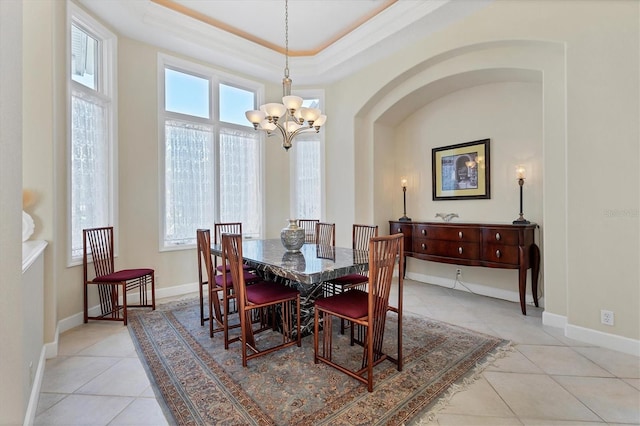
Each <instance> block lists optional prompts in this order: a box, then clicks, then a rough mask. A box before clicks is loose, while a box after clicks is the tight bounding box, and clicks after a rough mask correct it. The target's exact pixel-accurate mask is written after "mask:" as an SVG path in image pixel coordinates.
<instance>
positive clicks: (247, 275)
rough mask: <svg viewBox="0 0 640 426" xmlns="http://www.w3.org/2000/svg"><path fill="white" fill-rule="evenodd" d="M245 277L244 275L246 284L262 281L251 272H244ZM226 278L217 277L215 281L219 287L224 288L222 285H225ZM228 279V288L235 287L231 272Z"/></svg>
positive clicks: (222, 276)
mask: <svg viewBox="0 0 640 426" xmlns="http://www.w3.org/2000/svg"><path fill="white" fill-rule="evenodd" d="M243 275H244V282H245V283H246V284H250V283H252V282H255V281H258V280H260V277H259V276H257V275H255V274H252V273H251V272H247V271H244V273H243ZM224 277H225V275H216V278H215V281H216V285H217V286H218V287H222V283H223V280H224ZM226 277H227V286H228V287H231V286H233V279H232V278H231V272H229V273H228V274H227V275H226Z"/></svg>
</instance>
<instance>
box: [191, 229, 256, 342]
mask: <svg viewBox="0 0 640 426" xmlns="http://www.w3.org/2000/svg"><path fill="white" fill-rule="evenodd" d="M200 231H206V232H207V239H208V241H209V243H211V236H210V230H208V229H198V230H196V234H197V233H198V232H200ZM223 233H231V234H242V223H240V222H234V223H216V224H215V225H214V234H213V239H214V240H213V242H214V244H219V243H220V236H221V235H222V234H223ZM197 241H198V242H197V244H199V241H200V240H199V239H198V240H197ZM203 249H204V248H203V247H200V246H199V245H198V279H199V283H200V285H199V286H198V290H199V292H200V325H201V326H204V322H205V321H208V320H209V316H205V312H204V295H205V290H204V287H205V286H207V285H208V284H209V282H210V281H211V280H210V279H208V278H207V279H204V278H205V275H206V272H208V271H205V274H204V275H203V267H204V266H205V263H203V262H202V260H203V252H202V250H203ZM208 252H209V258H210V257H211V245H209V249H208ZM218 262H219V260H218V256H214V257H213V270H212V272H217V273H221V272H222V268H223V267H224V266H223V265H222V264H220V265H218ZM245 269H246V270H250V268H249V266H246V265H245ZM221 280H222V277H221V276H220V277H216V282H221ZM256 280H258V276H256V275H250V276H247V281H248V282H252V281H256ZM229 288H231V281H229ZM211 337H213V332H212V333H211Z"/></svg>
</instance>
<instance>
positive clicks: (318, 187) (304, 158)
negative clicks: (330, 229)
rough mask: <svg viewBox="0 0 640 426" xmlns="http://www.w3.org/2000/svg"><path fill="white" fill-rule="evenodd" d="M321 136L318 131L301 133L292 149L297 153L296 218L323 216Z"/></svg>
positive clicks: (317, 217) (295, 182) (295, 181)
mask: <svg viewBox="0 0 640 426" xmlns="http://www.w3.org/2000/svg"><path fill="white" fill-rule="evenodd" d="M320 147H321V145H320V137H319V135H318V134H317V133H313V134H308V135H300V136H298V140H297V141H296V143H295V146H294V148H293V149H292V150H291V151H293V152H294V153H295V156H296V158H295V180H294V184H295V189H294V191H295V213H296V219H319V218H320V217H321V216H322V193H321V191H322V171H321V169H320V167H321V158H320Z"/></svg>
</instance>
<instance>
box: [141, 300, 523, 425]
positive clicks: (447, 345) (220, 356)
mask: <svg viewBox="0 0 640 426" xmlns="http://www.w3.org/2000/svg"><path fill="white" fill-rule="evenodd" d="M130 312H131V314H130V317H129V330H130V332H131V335H132V336H133V340H134V342H135V345H136V347H137V350H138V352H139V353H140V354H141V355H142V357H141V358H142V359H144V361H145V362H146V368H147V372H148V373H149V377H150V379H151V382H152V383H153V384H154V387H155V390H156V393H157V394H158V395H160V396H161V397H162V398H158V399H159V400H160V399H162V400H164V403H165V406H164V407H163V408H164V409H165V414H166V415H167V419H168V421H169V422H170V423H173V424H177V425H367V426H368V425H382V424H385V425H404V424H419V423H421V422H426V421H428V420H429V419H430V417H432V415H433V413H435V411H436V410H437V409H439V408H442V407H443V406H444V405H446V403H447V401H448V399H449V398H450V397H451V396H452V395H453V393H455V392H456V391H458V390H460V389H463V388H464V387H465V386H466V385H467V384H468V383H470V382H471V381H473V380H474V379H475V378H477V376H479V373H480V372H481V370H482V369H483V368H484V367H485V366H486V365H488V364H489V363H490V362H492V361H493V360H494V359H495V358H496V357H499V356H502V355H503V354H505V353H506V352H507V351H508V350H509V348H510V344H509V342H508V341H505V340H501V339H498V338H495V337H492V336H488V335H485V334H480V333H477V332H474V331H471V330H467V329H464V328H461V327H457V326H453V325H450V324H446V323H442V322H438V321H434V320H428V319H423V318H417V317H413V316H408V315H406V314H405V316H404V320H403V330H404V332H403V350H404V368H403V371H402V372H398V371H397V370H396V366H395V364H393V363H391V362H388V361H385V362H383V363H381V364H379V365H378V366H376V368H375V369H374V391H373V392H372V393H369V392H367V388H366V385H364V384H361V383H360V382H358V381H356V380H354V379H352V378H350V377H348V376H347V375H345V374H343V373H340V372H339V371H337V370H335V369H334V368H331V367H329V366H327V365H323V364H317V365H316V364H314V363H313V337H312V336H308V337H305V338H303V341H302V347H301V348H298V347H297V346H293V347H290V348H287V349H284V350H280V351H276V352H274V353H271V354H269V355H265V356H263V357H260V358H257V359H254V360H250V361H249V364H248V367H247V368H243V367H242V359H241V352H240V343H239V342H236V343H232V344H231V346H230V347H229V350H225V349H224V344H223V340H222V339H223V337H222V334H221V333H216V335H215V337H214V338H213V339H210V338H209V326H208V324H205V326H204V327H201V326H200V314H199V304H198V299H197V298H196V299H193V298H189V299H183V300H178V301H173V302H169V303H166V304H163V305H159V306H158V307H157V309H156V310H155V311H151V312H150V311H148V310H133V309H132V310H130ZM236 317H237V316H236ZM336 323H337V324H339V321H334V324H336ZM387 327H388V328H387V330H386V332H385V347H386V348H388V350H389V353H390V354H395V353H396V351H395V350H394V349H393V348H394V347H395V345H396V340H395V336H396V330H397V329H396V327H397V322H396V321H395V315H393V314H389V318H388V320H387ZM238 331H239V329H235V330H231V332H232V333H234V332H235V333H237V332H238ZM348 334H349V333H348V332H346V333H345V336H340V335H339V333H334V358H336V356H337V354H338V353H341V354H346V357H347V358H348V359H343V360H342V361H343V362H354V363H357V364H358V365H359V363H360V362H361V360H362V348H361V347H359V346H357V345H356V346H349V342H348V339H347V336H346V335H348ZM274 336H277V333H275V332H274V333H272V332H263V333H260V334H259V335H258V341H257V342H258V343H257V344H258V345H259V347H260V341H261V340H260V339H272V338H274ZM338 336H340V338H338ZM263 344H264V342H263ZM267 344H268V343H267ZM161 404H162V401H161Z"/></svg>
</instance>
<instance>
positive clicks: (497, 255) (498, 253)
mask: <svg viewBox="0 0 640 426" xmlns="http://www.w3.org/2000/svg"><path fill="white" fill-rule="evenodd" d="M500 256H502V253H500V250H496V257H497V258H498V259H500Z"/></svg>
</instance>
